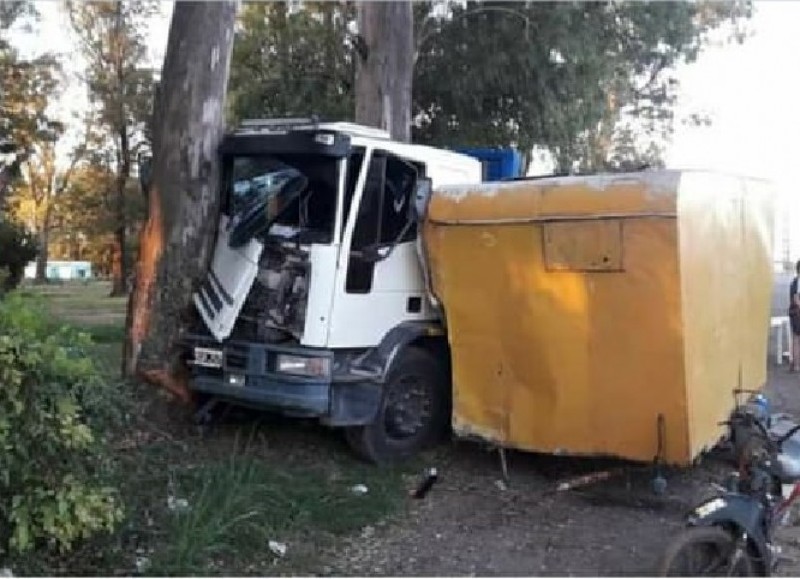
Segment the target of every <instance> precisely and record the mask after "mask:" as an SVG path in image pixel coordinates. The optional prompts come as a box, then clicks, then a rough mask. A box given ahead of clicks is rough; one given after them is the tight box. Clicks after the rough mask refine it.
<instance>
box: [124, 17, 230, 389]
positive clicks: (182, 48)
mask: <svg viewBox="0 0 800 579" xmlns="http://www.w3.org/2000/svg"><path fill="white" fill-rule="evenodd" d="M235 17H236V3H235V2H176V3H175V8H174V11H173V15H172V22H171V25H170V32H169V41H168V43H167V53H166V56H165V58H164V67H163V71H162V77H161V78H162V81H161V87H160V91H159V99H158V102H157V103H156V106H155V110H154V115H155V117H156V119H157V124H156V125H155V135H154V142H153V167H152V180H151V182H150V186H149V188H148V189H149V190H148V217H147V222H146V224H145V226H144V228H143V229H142V232H141V236H140V245H139V258H138V262H137V264H136V281H135V287H134V290H133V293H132V294H131V298H130V301H129V303H128V319H127V339H126V344H125V356H124V363H123V364H124V367H123V371H124V372H125V373H126V374H127V375H129V376H131V375H136V376H137V377H139V378H142V379H144V380H146V381H147V382H150V383H152V384H155V385H158V386H162V387H164V388H166V389H167V390H169V391H170V392H172V393H173V394H175V395H176V396H177V397H178V398H179V399H181V400H183V401H185V402H189V401H191V396H190V393H189V390H188V388H187V386H186V374H185V369H184V368H183V366H182V364H181V362H180V359H179V356H178V354H179V350H178V345H177V341H178V338H179V337H180V333H181V331H182V329H183V328H184V327H185V324H186V323H187V321H188V320H189V319H191V315H192V314H191V311H192V310H191V294H192V291H193V289H194V287H195V285H196V283H197V281H198V280H199V279H200V278H201V277H202V276H203V275H204V273H205V269H206V265H207V263H208V259H209V255H210V252H211V243H212V240H213V234H214V231H215V229H216V224H217V221H218V212H219V197H218V192H217V185H218V183H217V182H218V174H219V168H218V163H217V156H216V155H217V145H218V143H219V140H220V138H221V136H222V131H223V111H224V99H225V91H226V88H227V82H228V69H229V67H230V57H231V48H232V45H233V32H234V30H233V27H234V21H235Z"/></svg>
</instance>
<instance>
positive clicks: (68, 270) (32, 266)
mask: <svg viewBox="0 0 800 579" xmlns="http://www.w3.org/2000/svg"><path fill="white" fill-rule="evenodd" d="M45 271H46V274H45V275H46V276H47V279H91V277H92V264H91V262H89V261H48V262H47V268H46V270H45ZM25 277H26V278H27V279H33V278H35V277H36V262H33V261H32V262H31V263H29V264H28V265H27V266H26V267H25Z"/></svg>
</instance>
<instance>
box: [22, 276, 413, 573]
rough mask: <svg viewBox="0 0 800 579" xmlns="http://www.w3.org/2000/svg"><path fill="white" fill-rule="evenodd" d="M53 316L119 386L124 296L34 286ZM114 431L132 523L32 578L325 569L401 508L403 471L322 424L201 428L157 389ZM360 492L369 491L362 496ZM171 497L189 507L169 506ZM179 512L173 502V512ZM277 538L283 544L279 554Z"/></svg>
mask: <svg viewBox="0 0 800 579" xmlns="http://www.w3.org/2000/svg"><path fill="white" fill-rule="evenodd" d="M22 291H24V292H27V293H31V294H34V295H37V296H39V297H40V298H41V299H42V300H43V301H44V303H45V305H46V307H48V309H49V311H50V312H51V313H52V315H53V318H54V320H57V321H58V322H59V323H67V324H70V325H73V326H76V327H78V328H80V329H82V330H84V331H86V332H87V333H89V334H91V335H92V337H93V339H94V342H95V346H94V347H95V350H96V354H97V357H98V359H99V360H100V361H101V363H102V366H101V367H103V368H104V369H105V371H106V373H107V376H108V379H109V380H119V377H118V372H119V368H120V357H121V349H122V341H123V339H124V315H125V300H124V299H120V298H109V297H108V294H109V291H110V287H109V286H108V285H107V284H102V283H90V284H73V285H70V284H65V285H61V286H44V287H36V286H32V287H26V288H24V289H23V290H22ZM120 387H121V388H128V389H129V390H130V392H129V393H130V396H129V398H130V399H131V400H132V403H131V408H130V409H129V411H128V414H129V416H128V420H127V423H126V426H125V428H124V432H117V433H113V438H114V441H115V447H116V448H117V449H118V450H117V455H116V457H115V458H116V460H117V462H118V464H119V469H118V471H119V480H118V484H119V487H120V490H121V493H122V496H123V500H124V503H125V508H126V513H127V516H126V520H125V522H124V524H123V525H122V527H121V528H120V529H118V531H117V532H116V533H115V534H113V535H111V536H104V537H98V538H96V539H93V540H91V541H89V542H87V543H85V544H83V545H80V546H78V547H77V548H76V549H75V550H74V551H73V552H72V553H70V554H66V555H61V554H54V553H50V554H48V555H47V556H37V557H35V558H33V559H31V560H29V561H25V562H21V563H20V566H19V568H15V572H17V574H19V573H25V574H30V575H43V574H50V575H53V574H55V575H62V574H69V575H85V574H88V575H135V574H146V575H160V576H172V575H204V576H207V575H274V574H313V573H319V571H320V569H321V568H322V566H323V565H324V558H325V549H335V547H336V545H337V542H338V541H340V540H341V539H342V538H343V537H346V536H348V535H349V534H350V533H354V532H357V531H358V530H359V529H361V528H362V527H364V526H365V525H371V524H375V523H376V522H378V521H380V520H382V519H384V518H386V517H387V516H389V515H391V514H392V513H395V512H397V511H398V510H399V509H402V507H403V505H404V501H405V497H406V496H407V495H406V483H405V481H404V479H405V478H406V477H407V476H408V475H409V474H411V473H418V472H419V469H418V467H419V466H420V465H419V464H418V463H416V464H411V465H408V466H406V468H404V469H379V468H376V467H371V466H368V465H364V464H361V463H359V462H357V461H356V460H355V459H353V458H352V456H351V455H350V454H349V451H348V450H347V449H346V447H345V445H344V443H343V441H342V440H341V437H339V436H338V435H337V434H336V433H335V432H333V431H331V430H327V429H323V428H321V427H319V426H316V425H314V424H309V423H305V422H300V421H295V420H288V419H287V420H283V419H275V418H270V417H267V416H265V415H263V414H261V413H253V412H241V413H238V414H237V413H233V417H232V418H230V419H229V420H227V421H226V422H225V423H224V424H221V425H219V426H218V427H216V428H215V429H214V430H212V432H211V434H210V435H206V436H204V435H202V434H201V433H200V432H198V431H197V430H196V429H195V428H194V426H193V424H192V423H191V421H190V420H189V418H188V413H187V412H186V411H185V410H181V409H178V408H176V407H174V406H172V405H171V403H170V402H168V400H167V399H166V397H165V396H164V395H163V394H162V393H160V392H158V391H156V390H154V389H152V388H151V387H149V386H146V385H141V384H125V383H124V382H122V381H120ZM356 484H364V485H366V486H367V487H368V489H369V491H368V493H367V494H363V495H359V494H356V493H354V492H353V491H352V490H351V489H352V487H353V486H354V485H356ZM170 501H173V502H175V501H177V502H178V503H179V504H180V503H182V501H185V502H186V505H188V507H187V508H185V509H181V508H170ZM173 507H174V505H173ZM270 541H277V542H278V543H282V544H285V545H286V546H287V551H286V554H285V555H284V556H279V555H276V554H275V553H273V551H272V550H270V547H269V545H270Z"/></svg>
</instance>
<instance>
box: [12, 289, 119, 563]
mask: <svg viewBox="0 0 800 579" xmlns="http://www.w3.org/2000/svg"><path fill="white" fill-rule="evenodd" d="M90 347H91V341H90V339H89V337H88V336H87V335H85V334H82V333H80V332H76V331H75V330H72V329H70V328H67V327H62V328H58V329H55V328H53V326H52V324H51V323H50V321H49V319H48V317H47V316H46V314H45V313H44V311H43V310H42V309H40V308H39V307H37V306H36V305H35V304H34V303H33V302H31V301H30V300H29V299H25V298H22V297H20V296H18V295H14V294H11V295H10V296H8V297H7V298H6V299H5V300H4V301H3V302H0V383H2V385H3V387H2V388H0V551H7V552H25V551H27V550H30V549H32V548H34V547H37V546H43V545H46V546H51V547H56V548H58V549H60V550H68V549H70V548H71V547H72V546H73V544H74V543H75V542H76V541H78V540H80V539H85V538H88V537H90V536H91V535H93V534H95V533H97V532H100V531H111V530H112V529H113V528H114V526H115V525H116V524H117V523H118V522H119V521H120V520H121V518H122V510H121V506H120V504H119V500H118V498H117V496H116V492H115V490H114V489H113V488H111V487H109V486H108V485H107V484H105V481H107V480H108V477H109V476H110V474H111V466H112V465H111V463H110V461H109V459H108V454H107V450H106V446H105V443H106V441H105V440H104V436H103V433H104V432H106V431H107V429H108V428H109V426H110V425H111V424H113V423H115V422H116V421H117V420H119V414H118V413H119V408H118V407H116V406H115V400H116V399H117V397H116V396H114V395H113V393H112V389H113V388H114V386H111V385H109V384H107V383H105V382H104V381H103V380H101V378H100V375H99V373H98V371H97V369H96V368H95V364H94V362H93V360H92V357H91V355H90Z"/></svg>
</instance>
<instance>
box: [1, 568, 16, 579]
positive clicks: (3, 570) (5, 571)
mask: <svg viewBox="0 0 800 579" xmlns="http://www.w3.org/2000/svg"><path fill="white" fill-rule="evenodd" d="M13 576H14V572H13V571H12V570H11V569H10V568H8V567H0V577H13Z"/></svg>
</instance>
